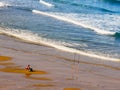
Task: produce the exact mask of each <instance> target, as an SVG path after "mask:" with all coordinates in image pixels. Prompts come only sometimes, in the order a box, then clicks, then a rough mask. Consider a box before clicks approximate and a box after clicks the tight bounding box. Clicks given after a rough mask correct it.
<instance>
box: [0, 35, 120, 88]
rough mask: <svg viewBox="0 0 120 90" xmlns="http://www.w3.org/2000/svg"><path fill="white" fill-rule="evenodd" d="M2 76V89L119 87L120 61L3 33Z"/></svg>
mask: <svg viewBox="0 0 120 90" xmlns="http://www.w3.org/2000/svg"><path fill="white" fill-rule="evenodd" d="M28 64H30V65H31V66H32V68H33V70H34V71H33V72H29V71H27V70H25V67H26V66H27V65H28ZM0 79H1V80H0V90H120V62H114V61H109V60H102V59H97V58H92V57H87V56H83V55H77V54H75V53H68V52H64V51H60V50H57V49H55V48H52V47H49V46H45V45H42V44H41V45H37V44H31V43H25V42H23V41H21V40H19V39H14V38H13V37H8V36H5V35H0Z"/></svg>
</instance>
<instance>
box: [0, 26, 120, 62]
mask: <svg viewBox="0 0 120 90" xmlns="http://www.w3.org/2000/svg"><path fill="white" fill-rule="evenodd" d="M0 33H2V34H6V35H9V36H14V37H17V38H19V39H21V40H24V41H27V42H31V43H37V44H45V45H49V46H51V47H54V48H57V49H60V50H63V51H66V52H70V53H77V54H81V55H84V56H89V57H94V58H99V59H102V60H108V61H116V62H119V61H120V59H115V58H109V57H104V56H100V55H96V54H92V53H87V52H83V51H79V50H77V49H73V48H69V47H65V46H62V45H61V44H59V43H57V42H56V41H52V40H49V39H45V38H42V37H40V36H38V35H37V34H33V33H32V32H30V31H29V32H28V31H25V30H17V29H9V28H1V27H0Z"/></svg>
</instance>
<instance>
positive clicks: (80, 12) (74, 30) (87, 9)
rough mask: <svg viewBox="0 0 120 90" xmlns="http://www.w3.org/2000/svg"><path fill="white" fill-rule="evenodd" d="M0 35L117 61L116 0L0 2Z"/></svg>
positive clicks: (119, 9) (119, 11) (119, 18)
mask: <svg viewBox="0 0 120 90" xmlns="http://www.w3.org/2000/svg"><path fill="white" fill-rule="evenodd" d="M0 34H6V35H10V36H13V37H17V38H20V39H21V40H24V41H27V42H31V43H33V44H34V43H35V44H36V43H37V44H41V43H42V44H46V45H49V46H52V47H55V48H57V49H60V50H64V51H67V52H71V53H78V54H83V55H86V56H91V57H96V58H102V59H107V60H113V61H120V49H119V48H120V1H119V0H0Z"/></svg>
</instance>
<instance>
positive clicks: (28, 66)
mask: <svg viewBox="0 0 120 90" xmlns="http://www.w3.org/2000/svg"><path fill="white" fill-rule="evenodd" d="M25 69H26V70H28V71H29V72H33V69H32V68H31V67H30V65H27V67H26V68H25Z"/></svg>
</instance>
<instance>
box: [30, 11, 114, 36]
mask: <svg viewBox="0 0 120 90" xmlns="http://www.w3.org/2000/svg"><path fill="white" fill-rule="evenodd" d="M32 12H33V13H37V14H41V15H46V16H49V17H52V18H56V19H58V20H62V21H66V22H69V23H72V24H75V25H79V26H82V27H84V28H89V29H91V30H94V31H95V32H97V33H99V34H105V35H114V34H115V32H112V31H106V30H101V29H99V28H95V27H92V26H90V25H86V24H83V23H81V22H78V21H75V20H72V19H70V18H69V19H68V18H66V17H61V16H58V15H54V14H49V13H47V12H43V11H39V10H32Z"/></svg>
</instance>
